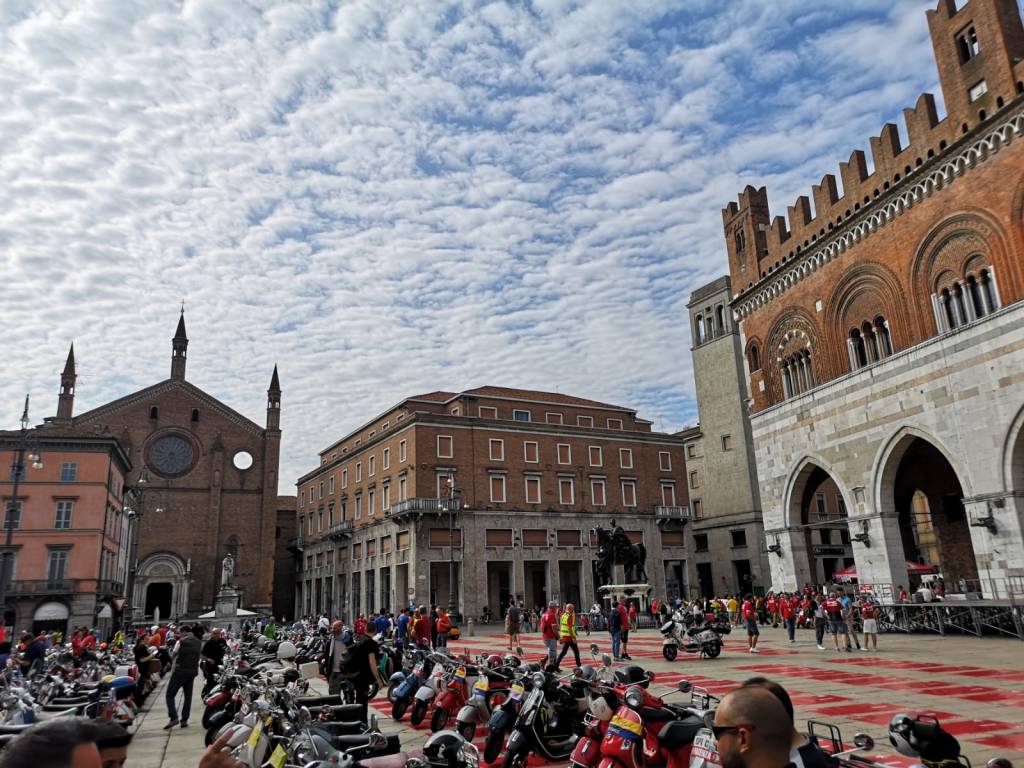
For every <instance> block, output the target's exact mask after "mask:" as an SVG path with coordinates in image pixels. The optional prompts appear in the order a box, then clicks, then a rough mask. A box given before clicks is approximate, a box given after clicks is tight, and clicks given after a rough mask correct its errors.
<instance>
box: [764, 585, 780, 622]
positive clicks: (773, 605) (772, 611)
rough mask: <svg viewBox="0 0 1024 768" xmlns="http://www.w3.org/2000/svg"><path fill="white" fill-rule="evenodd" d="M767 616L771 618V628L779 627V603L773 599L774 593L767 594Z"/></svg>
mask: <svg viewBox="0 0 1024 768" xmlns="http://www.w3.org/2000/svg"><path fill="white" fill-rule="evenodd" d="M766 602H767V603H768V615H769V616H771V617H772V626H773V627H777V626H779V602H778V600H776V599H775V593H774V592H769V593H768V600H767V601H766Z"/></svg>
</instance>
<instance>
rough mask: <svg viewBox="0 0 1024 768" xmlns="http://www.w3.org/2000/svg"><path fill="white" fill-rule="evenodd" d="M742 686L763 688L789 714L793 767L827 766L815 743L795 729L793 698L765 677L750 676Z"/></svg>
mask: <svg viewBox="0 0 1024 768" xmlns="http://www.w3.org/2000/svg"><path fill="white" fill-rule="evenodd" d="M743 686H744V687H745V688H746V687H756V688H764V689H765V690H766V691H768V693H770V694H772V696H774V697H775V698H777V699H778V700H779V702H780V703H781V704H782V708H783V709H785V710H786V714H787V715H788V716H789V721H790V724H791V726H792V728H793V741H792V742H791V743H790V749H789V761H790V762H791V763H792V764H793V765H794V766H795V768H828V758H827V757H826V755H825V753H824V752H823V751H822V750H821V747H819V746H818V745H817V744H815V743H814V742H812V741H811V740H810V739H808V738H807V735H806V734H803V733H800V732H799V731H798V730H797V729H796V713H795V712H794V711H793V700H792V699H791V698H789V693H787V692H786V689H785V688H783V687H782V686H781V685H779V684H778V683H776V682H775V681H774V680H769V679H768V678H767V677H751V678H748V679H746V680H744V681H743Z"/></svg>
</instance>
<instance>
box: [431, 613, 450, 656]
mask: <svg viewBox="0 0 1024 768" xmlns="http://www.w3.org/2000/svg"><path fill="white" fill-rule="evenodd" d="M434 624H435V626H436V627H437V647H438V648H447V647H448V631H449V630H450V629H451V628H452V620H451V619H449V618H448V612H447V611H446V610H445V609H444V608H438V609H437V621H436V622H434Z"/></svg>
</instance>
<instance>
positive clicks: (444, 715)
mask: <svg viewBox="0 0 1024 768" xmlns="http://www.w3.org/2000/svg"><path fill="white" fill-rule="evenodd" d="M447 725H448V710H447V709H445V708H444V707H434V714H432V715H431V716H430V730H431V731H432V732H433V733H437V732H438V731H443V730H444V729H445V727H446V726H447ZM467 741H470V739H467Z"/></svg>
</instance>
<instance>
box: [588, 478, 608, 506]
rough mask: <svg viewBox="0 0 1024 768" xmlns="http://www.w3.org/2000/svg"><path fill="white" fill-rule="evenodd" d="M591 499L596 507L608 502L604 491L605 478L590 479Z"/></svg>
mask: <svg viewBox="0 0 1024 768" xmlns="http://www.w3.org/2000/svg"><path fill="white" fill-rule="evenodd" d="M590 501H591V502H592V503H593V505H594V506H595V507H603V506H604V505H605V504H607V503H608V502H607V500H606V496H605V492H604V480H597V479H594V480H591V481H590Z"/></svg>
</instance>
